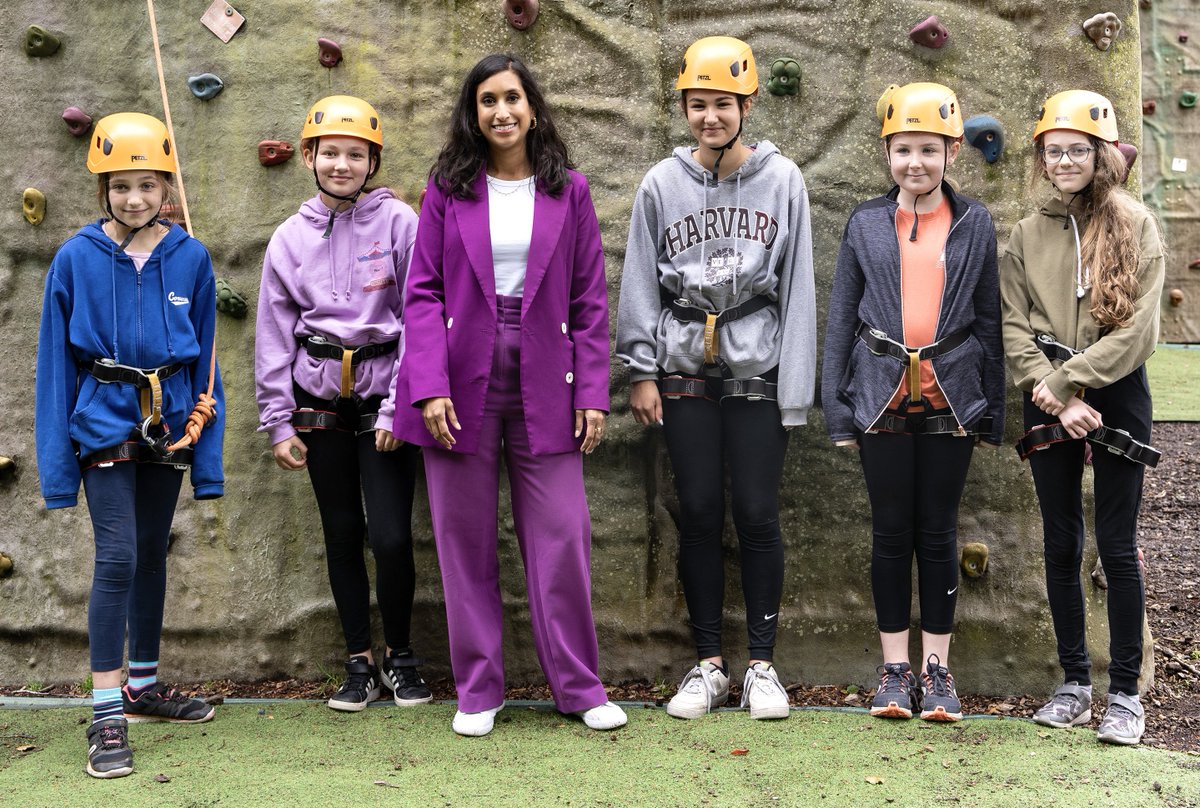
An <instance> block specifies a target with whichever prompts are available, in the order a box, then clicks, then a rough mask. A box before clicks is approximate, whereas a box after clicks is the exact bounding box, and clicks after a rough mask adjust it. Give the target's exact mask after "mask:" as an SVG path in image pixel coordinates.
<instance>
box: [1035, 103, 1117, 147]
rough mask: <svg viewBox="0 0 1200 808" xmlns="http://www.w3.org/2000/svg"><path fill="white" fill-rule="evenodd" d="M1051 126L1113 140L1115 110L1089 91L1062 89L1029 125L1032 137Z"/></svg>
mask: <svg viewBox="0 0 1200 808" xmlns="http://www.w3.org/2000/svg"><path fill="white" fill-rule="evenodd" d="M1053 129H1070V130H1072V131H1074V132H1082V133H1083V134H1085V135H1091V136H1093V137H1097V138H1099V139H1100V140H1106V141H1108V142H1109V143H1116V142H1117V113H1116V111H1115V110H1113V105H1112V102H1111V101H1109V100H1108V99H1107V98H1105V97H1104V96H1102V95H1100V93H1093V92H1091V91H1090V90H1064V91H1063V92H1061V93H1055V94H1054V95H1052V96H1050V97H1049V98H1047V99H1046V102H1045V103H1044V104H1042V113H1041V116H1040V117H1039V118H1038V122H1037V126H1035V127H1034V128H1033V139H1034V140H1037V139H1038V138H1039V137H1041V136H1042V134H1043V133H1044V132H1049V131H1051V130H1053Z"/></svg>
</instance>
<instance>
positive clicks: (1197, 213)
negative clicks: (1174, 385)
mask: <svg viewBox="0 0 1200 808" xmlns="http://www.w3.org/2000/svg"><path fill="white" fill-rule="evenodd" d="M1142 6H1143V8H1142V11H1141V15H1142V108H1143V113H1144V114H1143V117H1142V139H1143V143H1144V157H1143V158H1142V162H1141V165H1142V187H1143V193H1144V194H1145V199H1146V203H1147V204H1149V205H1151V206H1152V207H1153V208H1155V209H1156V210H1157V211H1158V215H1159V218H1160V220H1161V221H1162V224H1163V230H1164V232H1165V233H1166V237H1167V244H1168V245H1169V248H1170V252H1169V254H1168V259H1167V281H1166V284H1165V286H1166V294H1167V302H1166V305H1164V306H1163V321H1162V338H1163V340H1164V341H1169V342H1200V108H1198V107H1197V106H1196V95H1197V93H1200V5H1198V4H1197V3H1195V2H1194V0H1154V2H1152V3H1150V2H1144V3H1142Z"/></svg>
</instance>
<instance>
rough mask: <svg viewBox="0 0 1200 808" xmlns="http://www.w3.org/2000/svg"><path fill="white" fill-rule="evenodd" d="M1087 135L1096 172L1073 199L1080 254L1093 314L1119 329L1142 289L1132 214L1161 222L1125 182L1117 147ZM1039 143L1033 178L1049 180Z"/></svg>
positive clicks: (1139, 246)
mask: <svg viewBox="0 0 1200 808" xmlns="http://www.w3.org/2000/svg"><path fill="white" fill-rule="evenodd" d="M1088 140H1089V141H1091V144H1092V148H1094V149H1095V158H1094V159H1095V161H1096V173H1095V175H1094V176H1093V177H1092V181H1091V184H1089V185H1088V187H1087V188H1085V189H1084V190H1082V191H1080V192H1079V194H1078V195H1077V197H1076V199H1075V200H1072V202H1073V203H1077V204H1079V205H1080V212H1081V213H1082V218H1083V233H1082V234H1081V235H1080V242H1079V245H1080V253H1081V255H1080V258H1081V260H1082V261H1083V265H1084V266H1085V267H1088V268H1089V269H1090V271H1091V273H1092V301H1091V302H1092V305H1091V309H1090V312H1091V315H1092V317H1093V318H1095V320H1096V322H1098V323H1099V324H1100V325H1101V326H1103V327H1106V328H1121V327H1123V326H1127V325H1129V323H1130V321H1131V320H1132V319H1133V310H1134V306H1135V305H1136V304H1137V299H1138V291H1139V285H1138V277H1137V273H1138V265H1139V264H1140V262H1141V258H1142V239H1141V234H1140V233H1135V232H1134V216H1135V214H1137V213H1138V212H1139V211H1141V212H1145V213H1147V214H1148V215H1149V216H1150V220H1151V221H1152V222H1154V223H1155V226H1156V227H1157V224H1158V223H1157V219H1155V218H1154V216H1153V214H1150V212H1149V210H1148V209H1147V208H1146V206H1145V205H1143V204H1142V203H1141V202H1140V201H1139V200H1137V199H1135V198H1134V197H1133V195H1132V194H1130V193H1129V192H1128V191H1126V190H1125V189H1124V188H1122V187H1121V186H1122V184H1123V183H1124V181H1125V176H1126V174H1127V172H1128V169H1127V167H1126V165H1125V157H1124V156H1123V155H1122V154H1121V152H1120V151H1119V150H1118V149H1117V147H1116V146H1114V145H1113V144H1111V143H1108V142H1106V141H1103V140H1098V139H1096V138H1094V137H1089V138H1088ZM1041 145H1042V139H1041V138H1040V137H1039V138H1038V142H1037V151H1036V154H1037V159H1036V161H1035V163H1034V183H1036V182H1037V181H1038V178H1039V177H1040V178H1042V179H1047V180H1048V179H1049V172H1048V171H1047V167H1046V161H1045V158H1043V157H1042V151H1041Z"/></svg>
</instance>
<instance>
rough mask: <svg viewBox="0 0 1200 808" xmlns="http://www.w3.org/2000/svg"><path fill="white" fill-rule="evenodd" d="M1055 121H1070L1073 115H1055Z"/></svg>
mask: <svg viewBox="0 0 1200 808" xmlns="http://www.w3.org/2000/svg"><path fill="white" fill-rule="evenodd" d="M1054 122H1055V123H1070V122H1071V116H1070V115H1055V116H1054Z"/></svg>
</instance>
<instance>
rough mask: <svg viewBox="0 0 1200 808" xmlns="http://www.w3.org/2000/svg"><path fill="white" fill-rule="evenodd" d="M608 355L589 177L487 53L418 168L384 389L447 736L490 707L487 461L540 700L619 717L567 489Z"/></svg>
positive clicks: (599, 400) (516, 77) (600, 406)
mask: <svg viewBox="0 0 1200 808" xmlns="http://www.w3.org/2000/svg"><path fill="white" fill-rule="evenodd" d="M608 356H609V342H608V297H607V291H606V287H605V277H604V253H603V250H602V247H601V244H600V229H599V226H598V224H597V222H596V214H595V210H594V209H593V207H592V200H591V195H590V193H589V192H588V185H587V180H586V179H585V178H584V177H583V175H582V174H579V173H577V172H575V171H573V170H572V167H571V163H570V160H569V158H568V156H567V150H566V146H564V145H563V143H562V141H561V139H560V138H559V136H558V133H557V131H556V129H555V126H554V121H553V117H552V115H551V112H550V110H549V108H548V107H547V106H546V102H545V100H544V99H543V97H542V94H541V91H540V90H539V88H538V86H537V83H536V81H535V80H534V77H533V75H532V74H531V73H530V71H529V69H528V68H527V67H526V66H525V65H524V64H523V63H522V62H521V61H520V60H519V59H517V58H516V57H515V56H511V55H506V54H495V55H492V56H488V57H486V58H484V59H483V60H482V61H480V62H479V63H478V64H477V65H475V67H474V68H473V69H472V70H471V72H470V73H469V74H468V75H467V78H466V79H465V81H464V83H463V86H462V91H461V93H460V94H459V98H458V101H457V103H456V105H455V108H454V111H453V113H452V114H451V123H450V135H449V139H448V140H447V142H446V145H445V146H444V147H443V148H442V151H441V154H440V155H439V156H438V160H437V163H436V164H435V165H434V167H433V170H432V171H431V172H430V180H429V185H428V188H427V189H426V193H425V201H424V203H423V205H422V207H421V222H420V226H419V228H418V231H417V240H416V244H415V245H414V248H413V258H412V263H411V265H410V267H409V274H408V286H407V293H406V299H405V352H404V357H403V359H402V361H401V366H400V372H399V375H398V378H397V382H396V384H397V389H396V401H397V407H396V421H395V435H396V437H398V438H400V439H402V440H405V441H409V442H412V443H417V444H420V445H422V446H426V447H428V448H427V449H426V450H425V452H424V458H425V476H426V482H427V486H428V489H429V504H430V511H431V513H432V516H433V532H434V538H435V540H436V542H437V550H438V560H439V563H440V565H441V568H442V583H443V586H444V588H445V597H446V618H447V623H448V626H449V633H450V655H451V661H452V664H453V667H454V679H455V684H456V686H457V688H458V706H459V711H458V713H457V715H455V717H454V724H453V726H454V731H455V732H457V733H459V734H460V735H486V734H487V733H489V732H490V731H491V729H492V724H493V720H494V718H495V715H496V713H498V712H499V711H500V709H501V708H502V707H503V706H504V661H503V653H502V606H501V600H500V587H499V565H498V562H497V556H496V541H497V536H496V511H497V507H498V504H499V502H498V500H499V493H498V492H499V464H500V458H501V456H503V458H504V461H505V465H506V467H507V468H508V476H509V483H510V486H511V489H512V509H513V521H514V523H515V526H516V532H517V538H518V542H519V544H520V548H521V557H522V559H523V560H524V564H525V578H526V582H527V584H528V591H529V611H530V616H531V618H532V622H533V637H534V644H535V646H536V648H537V653H538V659H539V660H540V662H541V664H542V669H543V670H544V671H545V673H546V678H547V680H548V681H549V684H550V689H551V691H552V692H553V694H554V700H555V705H556V706H557V707H558V709H559V710H560V711H561V712H563V713H568V714H575V715H578V716H580V717H581V718H582V719H583V720H584V722H585V723H586V724H587V726H589V727H591V728H593V729H614V728H616V727H619V726H621V725H623V724H624V723H625V714H624V712H622V710H621V708H620V707H618V706H616V705H614V704H612V703H611V702H609V701H608V697H607V695H606V694H605V691H604V686H603V685H602V684H601V682H600V678H599V675H598V673H597V669H598V665H599V660H598V657H599V654H598V651H597V647H596V629H595V624H594V623H593V621H592V610H591V576H590V570H589V563H590V551H591V520H590V516H589V514H588V506H587V499H586V496H585V494H584V488H583V455H584V454H590V453H591V452H592V451H593V450H594V449H595V448H596V446H597V445H598V444H599V443H600V439H601V437H602V436H603V433H604V421H605V414H606V412H607V410H608V365H609V359H608ZM402 402H408V403H409V404H410V405H411V406H408V407H405V406H403V404H402Z"/></svg>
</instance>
